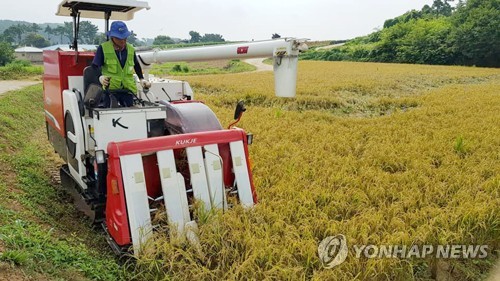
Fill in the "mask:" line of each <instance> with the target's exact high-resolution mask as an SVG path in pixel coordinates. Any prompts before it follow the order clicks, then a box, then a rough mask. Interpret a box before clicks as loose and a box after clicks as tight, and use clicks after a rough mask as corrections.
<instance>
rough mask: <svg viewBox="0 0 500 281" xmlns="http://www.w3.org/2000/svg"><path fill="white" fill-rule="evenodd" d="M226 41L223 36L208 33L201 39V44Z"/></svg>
mask: <svg viewBox="0 0 500 281" xmlns="http://www.w3.org/2000/svg"><path fill="white" fill-rule="evenodd" d="M224 41H226V40H225V39H224V38H222V35H220V34H214V33H207V34H205V35H203V36H202V37H201V39H200V42H224Z"/></svg>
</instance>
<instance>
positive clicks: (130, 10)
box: [56, 0, 150, 21]
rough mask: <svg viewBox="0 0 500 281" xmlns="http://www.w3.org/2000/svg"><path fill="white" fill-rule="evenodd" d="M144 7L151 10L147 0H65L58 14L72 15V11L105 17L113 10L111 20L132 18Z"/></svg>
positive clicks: (83, 15) (84, 16) (94, 16)
mask: <svg viewBox="0 0 500 281" xmlns="http://www.w3.org/2000/svg"><path fill="white" fill-rule="evenodd" d="M142 9H147V10H149V9H150V7H149V4H148V3H147V2H145V1H135V0H85V1H77V0H63V1H62V2H61V4H59V8H58V10H57V13H56V15H58V16H71V12H72V11H73V10H76V11H78V12H80V17H82V18H95V19H103V18H104V14H105V13H106V12H111V17H110V19H111V20H123V21H126V20H131V19H133V18H134V13H135V12H138V11H140V10H142Z"/></svg>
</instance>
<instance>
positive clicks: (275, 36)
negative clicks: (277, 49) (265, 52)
mask: <svg viewBox="0 0 500 281" xmlns="http://www.w3.org/2000/svg"><path fill="white" fill-rule="evenodd" d="M278 38H281V35H279V34H278V33H273V36H272V37H271V39H278Z"/></svg>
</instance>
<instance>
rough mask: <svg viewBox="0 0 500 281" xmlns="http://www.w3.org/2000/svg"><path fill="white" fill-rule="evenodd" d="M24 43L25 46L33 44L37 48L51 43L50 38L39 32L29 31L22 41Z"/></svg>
mask: <svg viewBox="0 0 500 281" xmlns="http://www.w3.org/2000/svg"><path fill="white" fill-rule="evenodd" d="M21 44H22V45H24V46H33V47H37V48H44V47H47V46H49V45H50V42H49V40H47V39H45V37H43V36H42V35H40V34H38V33H34V32H31V33H28V35H26V37H25V38H24V39H23V41H22V42H21Z"/></svg>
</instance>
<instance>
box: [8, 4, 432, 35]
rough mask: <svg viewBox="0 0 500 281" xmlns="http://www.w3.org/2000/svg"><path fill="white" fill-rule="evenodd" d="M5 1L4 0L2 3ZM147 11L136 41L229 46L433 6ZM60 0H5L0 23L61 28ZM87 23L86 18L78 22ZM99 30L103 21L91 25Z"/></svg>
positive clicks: (374, 21)
mask: <svg viewBox="0 0 500 281" xmlns="http://www.w3.org/2000/svg"><path fill="white" fill-rule="evenodd" d="M4 1H5V0H4ZM147 2H148V3H149V6H150V7H151V9H150V10H142V11H140V12H138V13H136V15H135V18H134V19H133V20H132V21H129V22H127V25H128V27H129V29H130V30H133V31H134V32H135V33H136V34H137V37H138V38H154V37H156V36H157V35H167V36H170V37H174V38H181V39H189V38H190V36H189V31H191V30H194V31H197V32H199V33H200V34H201V35H203V34H205V33H217V34H221V35H222V36H223V38H224V39H226V40H230V41H240V40H241V41H243V40H248V41H250V40H263V39H270V38H271V36H272V34H273V33H278V34H279V35H281V36H282V37H296V38H308V39H311V40H341V39H351V38H354V37H357V36H363V35H367V34H369V33H371V32H373V31H374V30H376V29H380V28H382V26H383V24H384V21H385V20H386V19H390V18H394V17H396V16H399V15H401V14H403V13H405V12H406V11H409V10H412V9H421V8H422V7H423V6H424V5H426V4H427V5H432V2H433V0H308V1H305V0H302V1H299V0H245V1H243V0H212V1H209V0H149V1H147ZM60 3H61V0H24V1H9V4H8V5H2V6H3V7H2V9H0V19H4V20H5V19H9V20H24V21H28V22H35V23H62V22H64V21H71V18H70V17H60V16H56V15H55V13H56V11H57V7H58V5H59V4H60ZM82 20H85V19H82ZM91 21H92V23H94V24H95V25H97V26H98V27H99V29H100V31H103V29H104V20H91Z"/></svg>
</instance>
